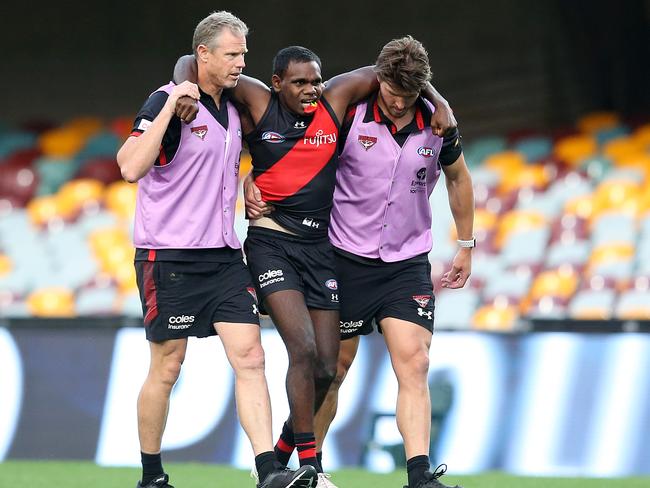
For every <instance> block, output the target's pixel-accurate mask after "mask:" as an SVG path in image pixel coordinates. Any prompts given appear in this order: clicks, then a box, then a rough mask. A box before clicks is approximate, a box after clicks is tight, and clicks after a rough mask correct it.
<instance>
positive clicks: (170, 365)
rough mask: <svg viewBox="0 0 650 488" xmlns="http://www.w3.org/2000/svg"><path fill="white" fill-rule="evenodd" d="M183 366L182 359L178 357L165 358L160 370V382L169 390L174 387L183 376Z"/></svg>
mask: <svg viewBox="0 0 650 488" xmlns="http://www.w3.org/2000/svg"><path fill="white" fill-rule="evenodd" d="M182 365H183V361H182V359H181V358H178V357H177V356H170V357H167V358H165V360H164V361H163V362H162V364H161V365H160V367H159V368H158V369H159V370H158V377H159V379H160V382H161V383H162V384H163V385H165V386H167V387H169V388H171V387H173V386H174V385H175V384H176V381H177V380H178V377H179V376H180V374H181V366H182Z"/></svg>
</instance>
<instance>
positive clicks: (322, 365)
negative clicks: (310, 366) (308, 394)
mask: <svg viewBox="0 0 650 488" xmlns="http://www.w3.org/2000/svg"><path fill="white" fill-rule="evenodd" d="M336 376H337V369H336V362H334V361H322V360H321V361H319V362H318V367H317V369H316V375H315V377H316V383H317V385H318V386H319V387H321V388H328V387H329V385H331V384H332V382H333V381H334V378H336Z"/></svg>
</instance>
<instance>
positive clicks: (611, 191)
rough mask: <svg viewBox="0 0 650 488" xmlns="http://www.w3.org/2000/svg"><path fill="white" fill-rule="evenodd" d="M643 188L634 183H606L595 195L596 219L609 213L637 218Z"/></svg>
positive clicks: (593, 216)
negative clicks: (624, 214) (618, 213)
mask: <svg viewBox="0 0 650 488" xmlns="http://www.w3.org/2000/svg"><path fill="white" fill-rule="evenodd" d="M640 197H641V186H640V185H639V184H638V183H634V182H632V181H621V180H614V181H605V182H603V183H601V184H600V185H599V186H598V188H596V191H595V192H594V194H593V212H592V214H591V218H592V219H595V218H597V217H599V216H600V215H601V214H603V213H605V212H609V211H616V212H622V213H626V214H628V215H633V216H636V215H637V214H638V209H639V201H640Z"/></svg>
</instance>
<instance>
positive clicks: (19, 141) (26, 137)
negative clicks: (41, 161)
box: [0, 131, 37, 158]
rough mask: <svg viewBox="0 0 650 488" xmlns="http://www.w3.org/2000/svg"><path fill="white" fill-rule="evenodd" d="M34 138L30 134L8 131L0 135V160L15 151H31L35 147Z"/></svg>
mask: <svg viewBox="0 0 650 488" xmlns="http://www.w3.org/2000/svg"><path fill="white" fill-rule="evenodd" d="M36 140H37V138H36V136H35V135H34V134H32V133H31V132H22V131H9V132H5V133H2V134H0V158H5V157H7V156H9V155H11V154H12V153H15V152H16V151H20V150H22V149H31V148H33V147H34V146H35V145H36Z"/></svg>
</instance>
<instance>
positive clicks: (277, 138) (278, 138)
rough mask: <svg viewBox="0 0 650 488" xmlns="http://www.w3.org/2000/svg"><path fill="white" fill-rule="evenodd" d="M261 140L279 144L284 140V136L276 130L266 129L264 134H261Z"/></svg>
mask: <svg viewBox="0 0 650 488" xmlns="http://www.w3.org/2000/svg"><path fill="white" fill-rule="evenodd" d="M262 140H263V141H265V142H269V143H271V144H280V143H281V142H284V136H283V135H282V134H278V133H277V132H273V131H271V130H267V131H266V132H265V133H264V134H262Z"/></svg>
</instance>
